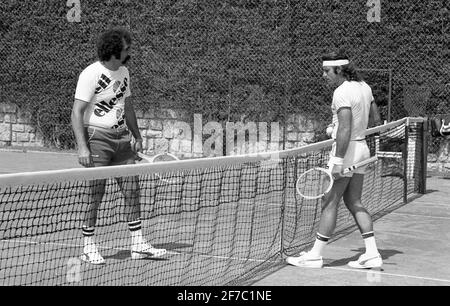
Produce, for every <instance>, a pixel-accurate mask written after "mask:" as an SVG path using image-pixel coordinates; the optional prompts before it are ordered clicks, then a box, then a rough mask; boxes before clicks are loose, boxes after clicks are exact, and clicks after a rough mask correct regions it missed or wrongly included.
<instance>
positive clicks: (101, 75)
mask: <svg viewBox="0 0 450 306" xmlns="http://www.w3.org/2000/svg"><path fill="white" fill-rule="evenodd" d="M129 96H131V90H130V74H129V72H128V69H127V68H126V67H124V66H121V67H120V68H119V69H118V70H116V71H112V70H109V69H107V68H106V67H105V66H103V65H102V64H101V63H100V62H95V63H93V64H91V65H89V66H88V67H86V68H85V69H84V70H83V71H82V72H81V73H80V76H79V78H78V83H77V88H76V90H75V99H78V100H82V101H85V102H86V103H89V105H88V108H87V110H86V112H85V113H84V125H85V126H97V127H102V128H120V127H124V126H125V98H127V97H129Z"/></svg>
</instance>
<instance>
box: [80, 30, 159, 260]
mask: <svg viewBox="0 0 450 306" xmlns="http://www.w3.org/2000/svg"><path fill="white" fill-rule="evenodd" d="M130 47H131V36H130V33H129V32H128V31H126V30H125V29H121V28H113V29H110V30H108V31H106V32H104V33H103V34H101V35H100V37H99V39H98V42H97V54H98V58H99V60H98V61H96V62H95V63H93V64H91V65H89V66H88V67H87V68H85V69H84V70H83V71H82V72H81V74H80V75H79V78H78V83H77V87H76V91H75V102H74V104H73V108H72V127H73V131H74V134H75V138H76V142H77V145H78V161H79V163H80V164H81V165H83V166H84V167H98V166H111V165H127V164H134V163H135V158H136V152H137V151H142V138H141V135H140V132H139V129H138V126H137V122H136V114H135V112H134V108H133V105H132V104H131V101H130V100H129V99H128V100H125V99H126V98H128V97H130V96H131V90H130V75H129V72H128V69H127V68H126V67H125V66H124V65H125V64H126V63H127V61H128V60H129V59H130V55H129V52H130ZM130 132H131V133H130ZM131 136H133V137H134V139H135V144H134V147H133V148H132V146H131V140H132V139H131ZM116 181H117V183H118V184H119V186H120V188H121V191H122V193H123V196H124V202H125V216H126V218H127V221H128V226H129V230H130V234H131V258H133V259H142V258H146V257H159V256H162V255H164V254H165V253H166V250H165V249H157V248H155V247H153V246H152V245H151V244H149V243H147V242H146V240H145V239H144V237H143V234H142V230H141V220H140V203H139V193H140V190H139V181H138V177H137V176H133V177H123V178H118V179H116ZM105 184H106V180H105V179H99V180H94V181H90V182H89V183H88V185H89V186H88V192H86V196H85V199H86V202H87V205H88V207H87V212H86V215H85V218H84V223H83V226H82V233H83V236H84V248H83V254H82V255H81V259H83V260H84V261H86V262H89V263H91V264H103V263H105V260H104V259H103V257H102V256H101V255H100V253H99V251H98V248H97V247H96V244H95V242H94V230H95V225H96V220H97V211H98V207H99V205H100V202H101V200H102V198H103V195H104V193H105Z"/></svg>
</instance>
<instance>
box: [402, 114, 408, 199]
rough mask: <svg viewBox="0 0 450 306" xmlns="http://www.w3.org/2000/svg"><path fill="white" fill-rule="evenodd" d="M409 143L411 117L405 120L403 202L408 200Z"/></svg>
mask: <svg viewBox="0 0 450 306" xmlns="http://www.w3.org/2000/svg"><path fill="white" fill-rule="evenodd" d="M408 144H409V118H406V122H405V148H404V153H403V203H404V204H406V203H407V202H408Z"/></svg>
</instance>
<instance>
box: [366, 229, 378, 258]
mask: <svg viewBox="0 0 450 306" xmlns="http://www.w3.org/2000/svg"><path fill="white" fill-rule="evenodd" d="M362 237H363V239H364V244H365V246H366V254H371V255H376V254H378V249H377V244H376V242H375V236H374V233H373V231H372V232H367V233H363V234H362Z"/></svg>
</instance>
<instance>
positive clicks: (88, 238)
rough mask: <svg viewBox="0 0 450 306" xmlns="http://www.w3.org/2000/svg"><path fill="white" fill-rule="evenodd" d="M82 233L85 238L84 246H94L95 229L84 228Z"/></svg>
mask: <svg viewBox="0 0 450 306" xmlns="http://www.w3.org/2000/svg"><path fill="white" fill-rule="evenodd" d="M81 231H82V233H83V237H84V246H91V245H94V239H93V238H94V232H95V228H94V227H88V226H83V228H82V229H81Z"/></svg>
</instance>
